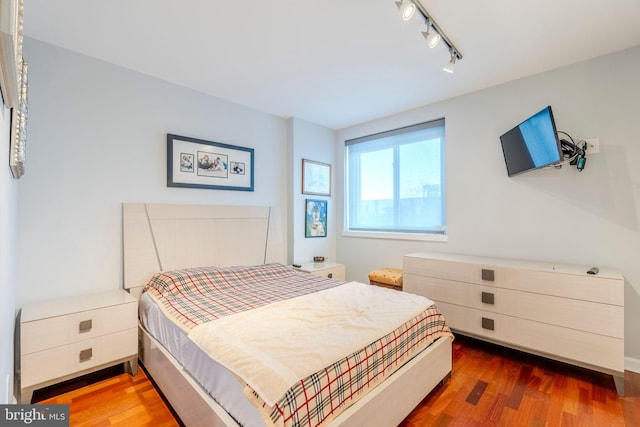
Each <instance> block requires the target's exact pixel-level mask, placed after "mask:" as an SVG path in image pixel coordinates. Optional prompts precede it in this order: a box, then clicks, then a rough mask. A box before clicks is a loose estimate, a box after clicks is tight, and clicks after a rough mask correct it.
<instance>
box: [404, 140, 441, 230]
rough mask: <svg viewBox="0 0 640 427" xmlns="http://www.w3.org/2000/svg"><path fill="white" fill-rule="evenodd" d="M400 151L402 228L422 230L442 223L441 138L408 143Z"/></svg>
mask: <svg viewBox="0 0 640 427" xmlns="http://www.w3.org/2000/svg"><path fill="white" fill-rule="evenodd" d="M399 151H400V176H399V198H400V209H399V218H398V221H399V225H400V227H402V228H409V229H418V230H419V229H421V228H423V227H426V228H434V227H438V226H440V225H441V224H442V223H443V218H442V210H443V209H442V208H443V207H442V200H441V197H440V196H441V192H440V185H441V180H440V177H441V174H442V172H441V167H440V166H441V164H440V139H430V140H427V141H420V142H416V143H413V144H404V145H401V146H400V147H399Z"/></svg>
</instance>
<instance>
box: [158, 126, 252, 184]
mask: <svg viewBox="0 0 640 427" xmlns="http://www.w3.org/2000/svg"><path fill="white" fill-rule="evenodd" d="M167 187H190V188H207V189H214V190H239V191H253V148H245V147H238V146H235V145H229V144H222V143H220V142H213V141H205V140H202V139H196V138H189V137H186V136H179V135H173V134H167Z"/></svg>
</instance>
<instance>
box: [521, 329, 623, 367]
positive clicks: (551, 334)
mask: <svg viewBox="0 0 640 427" xmlns="http://www.w3.org/2000/svg"><path fill="white" fill-rule="evenodd" d="M517 325H518V327H517V329H518V333H517V337H518V339H517V342H516V343H517V344H518V345H521V346H523V347H526V348H531V349H535V350H537V351H538V352H542V353H546V354H547V355H551V356H557V357H560V358H562V359H569V360H572V361H577V362H580V363H582V364H584V363H587V364H589V365H593V366H596V367H601V368H606V369H610V370H613V371H617V372H624V357H621V355H623V354H624V340H623V339H619V338H613V337H607V336H604V335H598V334H592V333H589V332H584V331H576V330H574V329H567V328H562V327H560V326H555V325H549V324H546V323H540V322H533V321H530V320H525V319H517Z"/></svg>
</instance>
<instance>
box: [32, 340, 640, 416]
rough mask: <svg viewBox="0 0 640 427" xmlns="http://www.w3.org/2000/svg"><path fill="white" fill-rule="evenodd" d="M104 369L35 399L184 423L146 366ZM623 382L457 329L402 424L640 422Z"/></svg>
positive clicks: (639, 385)
mask: <svg viewBox="0 0 640 427" xmlns="http://www.w3.org/2000/svg"><path fill="white" fill-rule="evenodd" d="M106 375H107V376H109V378H106V379H102V380H101V381H97V382H95V380H91V379H89V380H85V381H88V382H89V383H90V384H88V385H84V386H82V387H79V388H78V386H79V385H78V384H76V385H75V386H74V385H73V384H66V385H63V387H67V388H71V389H72V390H69V391H66V390H64V389H60V388H59V387H58V388H57V389H56V387H53V388H49V389H48V390H43V391H40V392H36V394H35V395H34V402H37V403H69V404H70V405H71V407H70V412H71V414H70V418H71V425H72V426H123V427H124V426H127V427H129V426H177V425H180V421H179V420H178V419H177V418H176V417H175V415H174V414H173V413H172V411H171V410H170V408H169V407H168V406H167V404H166V403H165V402H164V401H163V399H162V397H161V395H160V394H159V393H158V392H157V391H156V389H155V388H154V386H153V384H152V382H151V381H149V379H148V378H147V376H146V374H145V372H144V370H143V369H139V370H138V375H137V376H135V377H131V376H129V375H128V374H125V373H116V374H114V373H109V372H107V373H106ZM98 379H99V378H98ZM81 385H82V384H80V386H81ZM625 387H626V397H624V398H620V397H618V395H617V394H616V391H615V386H614V383H613V379H612V378H611V376H608V375H604V374H599V373H596V372H593V371H588V370H584V369H580V368H576V367H573V366H569V365H565V364H561V363H556V362H553V361H549V360H547V359H543V358H539V357H536V356H532V355H528V354H525V353H521V352H517V351H513V350H508V349H505V348H502V347H499V346H494V345H491V344H487V343H483V342H480V341H476V340H473V339H470V338H465V337H461V336H458V337H456V339H455V341H454V343H453V372H452V375H451V379H450V380H448V381H447V382H446V383H445V384H443V385H441V386H440V387H438V388H437V389H436V390H434V391H433V392H432V393H431V394H430V395H429V396H427V397H426V398H425V399H424V400H423V401H422V402H421V403H420V405H419V406H418V407H417V408H416V409H415V410H414V411H413V412H412V413H411V414H409V416H408V417H407V418H406V419H405V420H404V421H403V422H402V423H401V426H402V427H417V426H436V427H439V426H508V427H513V426H523V427H542V426H548V427H559V426H567V427H572V426H580V427H590V426H592V427H600V426H616V427H618V426H629V427H632V426H640V374H636V373H632V372H627V373H626V375H625ZM372 426H373V424H372ZM374 427H378V426H374Z"/></svg>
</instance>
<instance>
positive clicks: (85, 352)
mask: <svg viewBox="0 0 640 427" xmlns="http://www.w3.org/2000/svg"><path fill="white" fill-rule="evenodd" d="M137 346H138V329H137V328H133V329H128V330H125V331H120V332H117V333H114V334H109V335H105V336H102V337H99V338H92V339H88V340H83V341H78V342H74V343H72V344H69V345H65V346H60V347H54V348H50V349H47V350H43V351H38V352H35V353H30V354H26V355H24V356H22V387H30V386H32V385H35V384H38V383H41V382H44V381H47V380H49V379H51V378H57V377H63V376H66V375H69V374H72V373H74V372H81V371H83V370H85V369H90V368H93V367H95V366H100V365H103V364H105V363H108V362H111V361H114V360H120V359H126V358H128V357H131V356H132V355H135V354H136V353H137V352H138V349H137ZM51 361H55V363H51Z"/></svg>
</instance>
